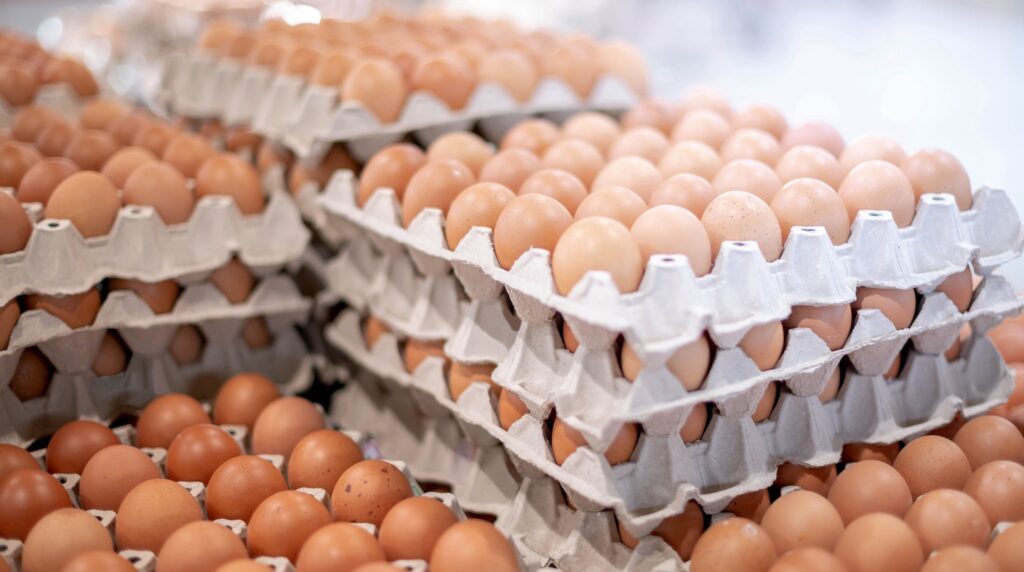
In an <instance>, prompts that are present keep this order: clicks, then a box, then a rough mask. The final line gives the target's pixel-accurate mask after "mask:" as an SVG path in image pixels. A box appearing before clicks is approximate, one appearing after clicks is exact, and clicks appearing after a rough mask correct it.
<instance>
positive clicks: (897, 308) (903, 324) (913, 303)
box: [853, 286, 917, 330]
mask: <svg viewBox="0 0 1024 572" xmlns="http://www.w3.org/2000/svg"><path fill="white" fill-rule="evenodd" d="M853 309H854V311H859V310H868V309H871V310H879V311H881V312H882V314H884V315H885V317H886V318H888V319H889V321H890V322H892V324H893V326H895V327H896V329H897V330H902V329H905V328H908V327H910V324H911V322H913V321H914V312H916V311H917V294H916V293H915V292H914V289H913V288H908V289H906V290H897V289H894V288H871V287H868V286H861V287H860V288H857V299H856V300H854V302H853Z"/></svg>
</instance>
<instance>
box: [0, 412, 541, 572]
mask: <svg viewBox="0 0 1024 572" xmlns="http://www.w3.org/2000/svg"><path fill="white" fill-rule="evenodd" d="M204 407H206V409H207V410H209V408H210V405H209V404H208V403H207V404H204ZM318 407H319V406H318ZM221 428H223V429H224V430H225V431H227V432H228V434H230V435H231V436H232V437H233V438H234V439H235V441H237V442H238V444H239V446H240V447H241V448H242V450H243V451H246V452H247V453H248V452H249V447H248V431H247V429H246V428H245V427H244V426H241V425H221ZM333 428H334V429H337V427H336V426H335V427H333ZM113 430H114V432H115V434H117V436H118V438H120V440H121V442H122V443H125V444H129V445H130V444H133V443H134V441H135V429H134V427H132V426H131V425H122V426H119V427H114V428H113ZM338 430H339V431H341V432H342V433H344V434H345V435H347V436H348V437H349V438H351V439H352V440H353V441H355V442H356V443H357V444H359V447H360V449H362V451H363V455H364V457H365V458H367V459H381V455H380V452H379V450H378V447H377V444H376V442H375V441H374V439H373V438H372V437H370V436H368V435H366V434H364V433H361V432H359V431H350V430H341V429H338ZM140 450H141V451H143V452H144V453H146V454H147V455H149V457H150V458H151V459H152V460H153V462H154V463H156V465H157V467H158V468H159V469H160V473H161V475H164V476H165V477H166V468H165V464H166V460H167V450H166V449H164V448H161V447H153V448H141V449H140ZM32 455H33V456H34V457H35V458H36V459H37V460H38V461H39V464H40V466H41V467H42V468H43V470H46V449H40V450H37V451H33V452H32ZM259 456H260V457H262V458H264V459H266V460H267V461H269V462H270V463H271V464H273V465H274V466H275V467H276V468H277V469H278V470H279V471H281V473H282V474H284V475H285V477H286V478H287V463H286V462H285V458H284V457H283V456H282V455H259ZM382 460H385V461H387V462H389V463H391V464H393V465H394V466H395V467H396V468H398V469H399V470H401V471H402V474H404V475H405V477H406V479H407V480H408V481H409V485H410V486H411V488H412V492H413V495H414V496H428V497H432V498H435V499H437V500H438V501H440V502H442V503H444V505H445V506H447V507H448V508H450V509H451V510H452V512H454V513H455V515H456V517H457V518H458V519H459V520H465V519H466V514H465V513H464V512H463V510H462V507H461V506H460V505H459V502H458V500H456V498H455V496H454V495H452V494H449V493H434V492H426V493H425V492H423V489H422V487H420V485H419V483H418V482H417V481H416V479H415V477H413V475H412V473H411V472H410V470H409V468H408V467H407V466H406V464H405V463H403V462H402V461H396V460H392V459H382ZM53 476H54V478H56V479H57V480H58V481H59V482H60V483H61V485H63V486H64V488H65V489H66V490H67V491H68V495H69V496H70V497H71V502H72V504H73V505H74V506H75V507H80V506H81V505H80V504H79V500H78V485H79V482H80V481H81V477H80V476H79V475H77V474H71V473H54V474H53ZM179 484H180V485H181V486H182V487H184V488H185V489H187V490H188V491H189V493H190V494H191V495H192V496H193V497H194V498H195V499H196V501H197V502H198V503H199V505H200V507H201V508H202V510H203V518H207V516H206V486H205V485H204V484H203V483H201V482H190V481H179ZM296 490H298V491H299V492H302V493H306V494H309V495H311V496H312V497H314V498H316V499H317V500H318V501H320V502H322V503H323V504H324V505H325V506H326V507H327V509H328V511H329V510H330V509H331V499H330V491H326V490H324V489H320V488H299V489H296ZM88 512H89V513H90V514H92V515H93V516H95V517H96V519H97V520H99V521H100V523H102V524H103V525H104V527H106V528H107V530H108V531H110V532H111V535H113V532H114V526H115V523H116V520H117V514H116V513H115V512H114V511H110V510H94V509H90V510H89V511H88ZM214 522H215V523H217V524H220V525H222V526H224V527H225V528H227V529H229V530H231V531H232V532H234V533H235V534H237V535H238V536H239V538H241V539H242V541H243V542H245V540H246V536H247V532H248V527H247V525H246V523H245V521H242V520H230V519H217V520H215V521H214ZM356 525H357V526H360V527H362V528H363V529H365V530H366V531H367V532H369V533H370V534H372V535H374V536H377V532H378V531H377V527H376V526H374V525H373V524H370V523H356ZM0 546H2V548H0V558H2V559H5V560H7V563H8V564H9V565H10V566H11V569H12V570H13V571H14V572H19V570H20V564H21V553H22V549H23V543H22V542H21V541H18V540H14V539H3V538H0ZM119 554H120V555H121V556H122V557H124V558H126V559H128V560H129V561H130V562H131V563H132V565H133V566H135V568H136V569H137V570H139V571H140V572H154V571H155V570H156V566H157V555H156V554H154V553H153V552H150V551H148V550H122V551H120V552H119ZM519 558H520V569H521V570H524V571H526V570H529V571H532V570H537V569H538V566H536V565H532V566H531V565H529V564H527V563H526V562H525V561H524V560H523V557H522V555H519ZM256 561H257V562H260V563H262V564H264V565H266V566H269V567H270V568H271V570H273V571H274V572H294V571H295V566H294V564H293V563H292V562H291V561H289V560H288V559H287V558H285V557H279V556H277V557H274V556H261V557H257V558H256ZM392 564H394V565H395V566H398V567H399V568H402V569H404V570H407V571H409V572H427V571H428V570H429V567H428V564H427V562H425V561H423V560H398V561H394V562H392Z"/></svg>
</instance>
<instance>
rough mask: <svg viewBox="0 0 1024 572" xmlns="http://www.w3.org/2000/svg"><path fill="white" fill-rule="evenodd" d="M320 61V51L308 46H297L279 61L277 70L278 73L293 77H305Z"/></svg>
mask: <svg viewBox="0 0 1024 572" xmlns="http://www.w3.org/2000/svg"><path fill="white" fill-rule="evenodd" d="M319 60H320V51H319V50H318V49H316V48H313V47H311V46H308V45H305V46H304V45H298V46H294V47H292V48H291V50H290V51H288V53H287V54H286V55H285V56H284V57H283V58H282V59H281V62H280V64H279V66H278V68H277V70H278V72H280V73H283V74H287V75H293V76H306V75H308V74H309V73H310V72H312V71H313V69H314V68H315V67H316V65H317V62H318V61H319Z"/></svg>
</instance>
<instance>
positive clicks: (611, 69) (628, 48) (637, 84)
mask: <svg viewBox="0 0 1024 572" xmlns="http://www.w3.org/2000/svg"><path fill="white" fill-rule="evenodd" d="M598 61H599V64H600V69H601V72H602V73H606V74H610V75H614V76H616V77H618V78H619V79H621V80H623V81H625V82H626V84H627V85H629V87H630V89H632V90H633V92H634V93H636V94H637V95H643V94H645V93H647V73H648V72H647V63H646V62H645V61H644V57H643V55H642V54H641V53H640V50H638V49H637V48H636V47H635V46H633V45H632V44H630V43H627V42H623V41H617V40H612V41H609V42H603V43H602V44H601V45H600V46H599V48H598Z"/></svg>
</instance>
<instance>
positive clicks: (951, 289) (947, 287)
mask: <svg viewBox="0 0 1024 572" xmlns="http://www.w3.org/2000/svg"><path fill="white" fill-rule="evenodd" d="M935 290H936V291H938V292H942V293H943V294H945V295H946V296H947V297H948V298H949V299H950V301H951V302H953V304H954V305H956V309H957V310H960V311H961V312H966V311H967V309H968V308H970V306H971V299H972V298H973V297H974V274H973V273H972V272H971V268H970V267H967V268H965V269H963V270H962V271H960V272H957V273H956V274H953V275H952V276H950V277H949V278H946V279H945V280H943V281H942V282H941V283H940V284H939V285H938V287H936V288H935Z"/></svg>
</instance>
